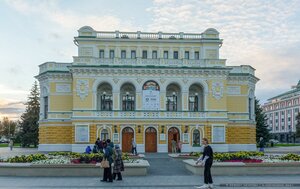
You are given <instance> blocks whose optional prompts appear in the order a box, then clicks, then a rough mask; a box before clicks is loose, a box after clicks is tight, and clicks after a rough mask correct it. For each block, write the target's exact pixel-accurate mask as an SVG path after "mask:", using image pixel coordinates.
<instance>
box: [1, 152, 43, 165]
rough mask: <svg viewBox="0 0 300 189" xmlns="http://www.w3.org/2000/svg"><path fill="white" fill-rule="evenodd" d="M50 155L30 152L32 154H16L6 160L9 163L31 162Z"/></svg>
mask: <svg viewBox="0 0 300 189" xmlns="http://www.w3.org/2000/svg"><path fill="white" fill-rule="evenodd" d="M46 159H48V157H47V156H46V155H45V154H30V155H27V156H25V155H22V156H15V157H12V158H8V159H7V160H6V162H9V163H31V162H33V161H40V160H46Z"/></svg>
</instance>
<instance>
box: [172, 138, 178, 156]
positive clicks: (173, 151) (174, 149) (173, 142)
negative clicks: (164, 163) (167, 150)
mask: <svg viewBox="0 0 300 189" xmlns="http://www.w3.org/2000/svg"><path fill="white" fill-rule="evenodd" d="M171 145H172V153H176V145H177V144H176V141H175V140H174V139H172V141H171Z"/></svg>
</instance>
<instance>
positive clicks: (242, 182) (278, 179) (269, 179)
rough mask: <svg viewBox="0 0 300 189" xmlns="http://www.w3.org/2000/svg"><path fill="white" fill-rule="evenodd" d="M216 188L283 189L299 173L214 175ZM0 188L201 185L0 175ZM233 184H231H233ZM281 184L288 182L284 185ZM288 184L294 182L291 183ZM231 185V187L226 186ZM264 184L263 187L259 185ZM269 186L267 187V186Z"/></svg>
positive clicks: (171, 179) (176, 179)
mask: <svg viewBox="0 0 300 189" xmlns="http://www.w3.org/2000/svg"><path fill="white" fill-rule="evenodd" d="M213 179H214V183H215V187H214V188H216V189H246V188H249V189H271V188H274V189H277V188H278V189H283V188H291V189H293V188H300V175H293V176H290V175H289V176H285V175H278V176H273V175H272V176H268V175H266V176H233V177H229V176H215V177H213ZM0 183H1V186H0V189H4V188H5V189H10V188H26V189H27V188H52V189H53V188H61V189H67V188H68V189H70V188H85V189H86V188H122V189H129V188H133V189H136V188H141V189H146V188H152V189H153V188H155V189H166V188H176V189H183V188H185V189H188V188H195V186H200V185H202V184H203V178H202V177H199V176H195V175H188V176H178V175H176V176H143V177H124V180H123V181H114V182H113V183H103V182H100V178H97V177H92V178H86V177H59V178H56V177H0ZM234 184H235V185H234ZM284 184H290V186H289V185H284ZM291 184H294V186H292V185H291ZM229 185H231V186H229ZM263 185H265V186H263ZM267 186H270V187H267Z"/></svg>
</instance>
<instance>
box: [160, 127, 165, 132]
mask: <svg viewBox="0 0 300 189" xmlns="http://www.w3.org/2000/svg"><path fill="white" fill-rule="evenodd" d="M164 132H165V126H164V125H162V126H161V133H164Z"/></svg>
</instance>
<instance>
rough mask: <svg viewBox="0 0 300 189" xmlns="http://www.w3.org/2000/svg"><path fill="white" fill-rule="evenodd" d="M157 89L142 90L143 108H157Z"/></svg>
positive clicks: (158, 105)
mask: <svg viewBox="0 0 300 189" xmlns="http://www.w3.org/2000/svg"><path fill="white" fill-rule="evenodd" d="M159 102H160V101H159V91H154V90H143V110H159V108H160V103H159Z"/></svg>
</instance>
